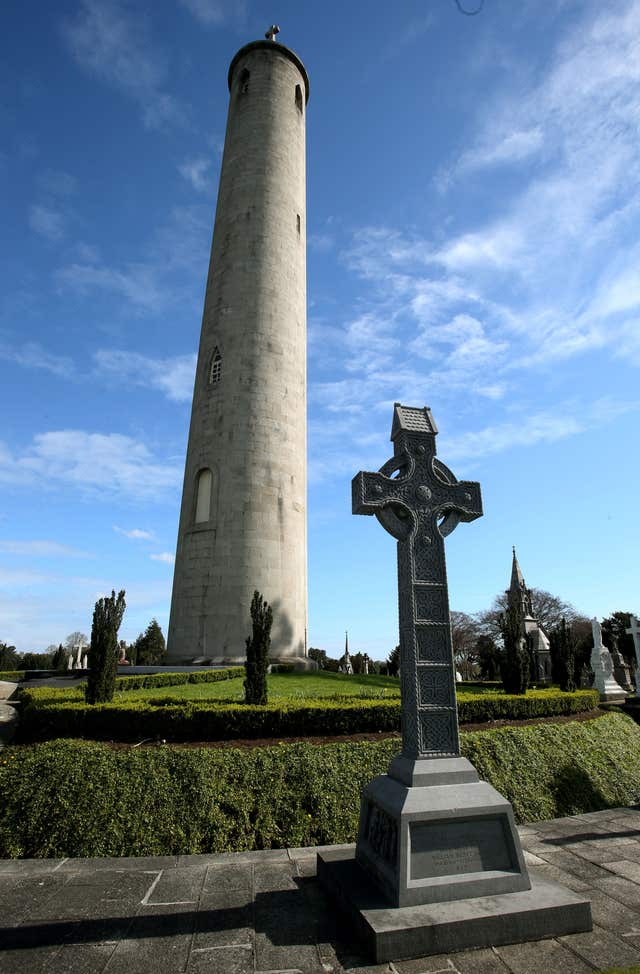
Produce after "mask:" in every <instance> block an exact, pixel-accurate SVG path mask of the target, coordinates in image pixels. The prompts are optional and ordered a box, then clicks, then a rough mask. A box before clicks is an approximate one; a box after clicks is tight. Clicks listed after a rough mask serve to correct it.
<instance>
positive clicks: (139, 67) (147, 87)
mask: <svg viewBox="0 0 640 974" xmlns="http://www.w3.org/2000/svg"><path fill="white" fill-rule="evenodd" d="M63 37H64V39H65V41H66V44H67V46H68V48H69V50H70V52H71V54H72V56H73V57H74V58H75V60H76V61H77V62H78V64H79V65H80V66H81V67H82V68H84V69H85V70H86V71H88V72H89V73H91V74H94V75H95V76H96V77H98V78H99V79H100V80H101V81H104V82H106V83H107V84H109V85H111V86H112V87H114V88H117V89H119V90H120V91H122V92H123V94H125V95H127V96H128V97H130V98H131V99H133V101H135V102H136V103H137V104H138V106H139V107H140V110H141V112H142V118H143V121H144V124H145V125H146V126H147V127H148V128H162V127H163V126H165V125H167V124H181V123H182V121H183V117H184V114H185V108H184V106H181V105H180V104H179V102H178V100H177V99H176V98H175V97H174V96H173V95H171V94H170V93H168V92H167V91H166V90H165V86H166V82H167V79H168V65H167V60H166V57H165V56H164V54H163V53H162V51H161V50H160V49H159V48H158V47H157V46H156V45H155V44H154V43H153V41H152V39H151V36H150V20H149V19H148V18H145V17H144V16H143V15H142V14H141V13H138V12H132V10H131V8H130V7H126V6H125V5H124V4H122V3H119V2H117V0H81V4H80V7H79V9H78V11H77V13H76V15H75V17H74V18H73V19H72V20H69V21H67V22H66V23H65V24H64V26H63Z"/></svg>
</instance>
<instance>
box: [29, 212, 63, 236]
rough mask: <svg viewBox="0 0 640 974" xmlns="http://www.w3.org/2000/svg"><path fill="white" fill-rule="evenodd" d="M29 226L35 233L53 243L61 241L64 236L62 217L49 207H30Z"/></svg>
mask: <svg viewBox="0 0 640 974" xmlns="http://www.w3.org/2000/svg"><path fill="white" fill-rule="evenodd" d="M29 226H30V227H31V229H32V230H33V231H34V232H35V233H38V234H40V236H41V237H45V238H46V239H47V240H51V241H53V242H54V243H55V242H57V241H59V240H62V238H63V237H64V235H65V228H64V216H63V214H62V213H61V212H60V211H59V210H56V209H54V208H53V207H51V206H41V205H38V204H34V205H33V206H30V207H29Z"/></svg>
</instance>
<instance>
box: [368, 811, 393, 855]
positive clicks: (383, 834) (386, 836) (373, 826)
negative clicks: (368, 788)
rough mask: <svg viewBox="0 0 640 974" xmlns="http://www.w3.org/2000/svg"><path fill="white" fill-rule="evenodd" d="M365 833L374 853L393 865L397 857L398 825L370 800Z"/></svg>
mask: <svg viewBox="0 0 640 974" xmlns="http://www.w3.org/2000/svg"><path fill="white" fill-rule="evenodd" d="M365 835H366V839H367V842H368V843H369V845H370V846H371V848H372V849H373V851H374V852H375V854H376V855H377V856H380V858H381V859H386V861H387V862H388V863H389V864H390V865H391V866H395V864H396V861H397V859H398V826H397V824H396V823H395V822H394V820H393V819H392V818H391V817H390V816H389V815H387V813H386V812H383V810H382V809H381V808H379V807H378V806H377V805H374V804H373V803H372V802H369V807H368V813H367V826H366V832H365Z"/></svg>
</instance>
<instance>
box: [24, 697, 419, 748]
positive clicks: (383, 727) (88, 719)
mask: <svg viewBox="0 0 640 974" xmlns="http://www.w3.org/2000/svg"><path fill="white" fill-rule="evenodd" d="M41 692H42V691H27V692H26V693H24V692H23V693H22V694H21V700H22V711H21V719H20V724H19V725H18V737H17V739H18V740H19V741H20V743H25V742H32V741H37V740H48V739H50V738H54V737H85V738H92V739H94V740H110V741H111V740H118V741H137V740H142V739H146V738H151V739H155V738H159V739H164V738H166V739H169V740H173V741H227V740H234V739H237V738H257V737H296V736H302V735H304V736H305V737H308V736H313V735H314V734H315V735H323V734H331V735H334V734H359V733H366V732H374V733H375V732H377V731H394V730H398V729H399V727H400V703H399V701H397V700H392V701H381V700H367V701H363V700H358V699H357V698H356V699H355V700H353V699H352V700H351V701H343V702H340V703H336V702H333V701H326V700H322V699H318V700H309V701H300V700H280V701H277V702H276V703H274V704H271V705H267V706H265V707H262V706H249V705H247V704H242V703H227V702H226V701H224V702H221V703H215V702H213V701H209V700H205V701H199V700H193V701H192V700H187V701H185V700H179V699H177V698H174V699H172V698H171V697H154V698H151V699H146V700H134V701H132V702H131V703H127V704H122V703H109V704H97V705H95V706H91V707H90V706H87V705H86V704H85V703H83V702H82V701H80V700H77V701H69V700H67V701H66V702H61V703H58V702H56V701H55V698H54V699H52V698H51V697H49V699H48V700H47V699H46V698H45V699H43V698H42V696H41ZM48 692H49V693H50V692H51V691H48ZM36 695H37V697H38V699H37V700H36V701H34V700H33V697H35V696H36Z"/></svg>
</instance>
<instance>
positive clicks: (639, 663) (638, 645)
mask: <svg viewBox="0 0 640 974" xmlns="http://www.w3.org/2000/svg"><path fill="white" fill-rule="evenodd" d="M629 623H630V625H629V628H628V629H625V633H626V634H627V636H633V648H634V650H635V653H636V693H637V692H638V681H639V680H640V628H639V627H638V620H637V619H636V617H635V616H631V618H630V619H629Z"/></svg>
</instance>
